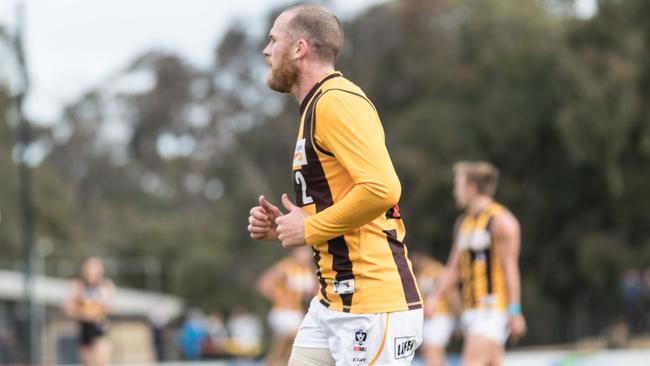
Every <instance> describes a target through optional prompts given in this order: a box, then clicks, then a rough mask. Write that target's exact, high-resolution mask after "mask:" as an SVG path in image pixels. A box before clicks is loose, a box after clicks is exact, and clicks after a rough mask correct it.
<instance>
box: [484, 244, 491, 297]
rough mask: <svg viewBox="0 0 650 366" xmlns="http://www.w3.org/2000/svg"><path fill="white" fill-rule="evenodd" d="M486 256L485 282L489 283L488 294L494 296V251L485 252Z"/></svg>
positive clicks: (486, 250)
mask: <svg viewBox="0 0 650 366" xmlns="http://www.w3.org/2000/svg"><path fill="white" fill-rule="evenodd" d="M483 254H484V255H485V280H486V281H487V294H488V295H491V294H492V250H491V249H490V248H488V249H485V250H483Z"/></svg>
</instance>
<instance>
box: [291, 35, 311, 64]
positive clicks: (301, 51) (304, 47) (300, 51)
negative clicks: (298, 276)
mask: <svg viewBox="0 0 650 366" xmlns="http://www.w3.org/2000/svg"><path fill="white" fill-rule="evenodd" d="M295 50H296V51H295V52H294V57H295V58H296V59H300V58H304V57H305V56H306V55H307V54H308V53H309V44H308V43H307V41H305V40H304V39H302V38H301V39H298V40H297V41H296V47H295Z"/></svg>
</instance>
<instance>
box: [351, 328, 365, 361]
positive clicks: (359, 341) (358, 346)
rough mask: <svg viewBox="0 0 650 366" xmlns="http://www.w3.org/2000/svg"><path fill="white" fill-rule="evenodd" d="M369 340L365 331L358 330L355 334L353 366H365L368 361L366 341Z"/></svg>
mask: <svg viewBox="0 0 650 366" xmlns="http://www.w3.org/2000/svg"><path fill="white" fill-rule="evenodd" d="M367 340H368V332H366V331H365V330H363V329H358V330H357V331H355V332H354V344H353V345H352V365H354V366H361V365H365V364H366V362H367V361H368V358H367V357H366V356H367V352H368V347H366V341H367Z"/></svg>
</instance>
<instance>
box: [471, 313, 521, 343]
mask: <svg viewBox="0 0 650 366" xmlns="http://www.w3.org/2000/svg"><path fill="white" fill-rule="evenodd" d="M461 319H462V323H463V332H464V333H465V336H468V335H473V334H476V335H480V336H483V337H486V338H488V339H490V340H492V341H494V342H495V343H497V344H499V345H504V344H505V343H506V340H507V339H508V335H509V331H508V315H507V314H506V313H505V311H498V310H492V309H475V310H465V311H464V312H463V316H462V318H461Z"/></svg>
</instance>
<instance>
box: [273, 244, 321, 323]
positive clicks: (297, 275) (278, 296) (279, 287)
mask: <svg viewBox="0 0 650 366" xmlns="http://www.w3.org/2000/svg"><path fill="white" fill-rule="evenodd" d="M278 266H279V267H280V268H281V271H282V276H281V277H280V279H279V280H278V281H277V282H276V283H275V284H274V286H273V301H274V303H273V307H274V308H276V309H284V310H297V311H302V310H303V309H304V302H305V300H306V299H307V298H308V297H309V296H313V292H312V291H313V289H314V270H313V268H312V267H311V266H305V265H302V264H300V263H298V262H297V261H296V260H294V259H293V258H291V257H289V258H285V259H283V260H282V261H280V263H278Z"/></svg>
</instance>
